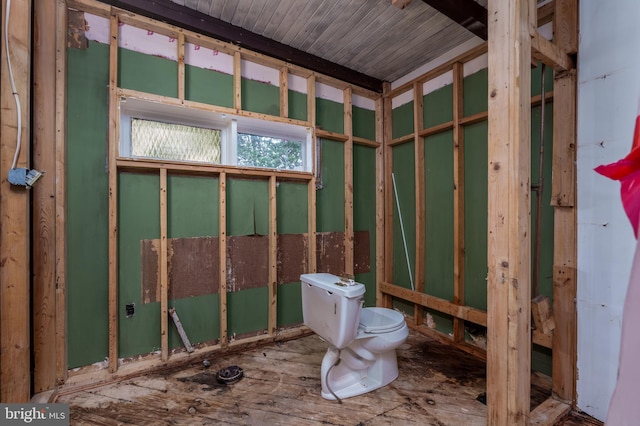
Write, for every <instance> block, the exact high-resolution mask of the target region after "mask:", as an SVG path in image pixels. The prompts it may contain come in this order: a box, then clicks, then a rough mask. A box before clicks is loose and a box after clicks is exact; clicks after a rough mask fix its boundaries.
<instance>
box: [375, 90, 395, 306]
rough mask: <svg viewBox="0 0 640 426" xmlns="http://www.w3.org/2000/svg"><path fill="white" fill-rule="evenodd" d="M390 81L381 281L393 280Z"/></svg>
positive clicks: (385, 101)
mask: <svg viewBox="0 0 640 426" xmlns="http://www.w3.org/2000/svg"><path fill="white" fill-rule="evenodd" d="M390 91H391V84H390V83H383V87H382V96H383V101H382V103H383V108H382V109H383V113H384V147H383V149H384V160H383V161H384V178H383V180H384V223H385V226H384V277H382V281H384V282H392V281H393V187H392V184H391V173H392V172H393V152H392V148H391V147H390V146H389V145H388V143H389V142H390V141H391V140H392V139H393V103H392V98H391V96H390V95H389V92H390ZM378 304H379V306H382V307H385V308H390V307H391V296H389V295H384V296H382V300H381V301H378Z"/></svg>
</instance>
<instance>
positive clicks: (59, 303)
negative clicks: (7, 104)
mask: <svg viewBox="0 0 640 426" xmlns="http://www.w3.org/2000/svg"><path fill="white" fill-rule="evenodd" d="M55 37H56V107H55V108H56V124H55V125H56V134H55V146H56V151H55V162H56V164H55V175H56V187H55V194H56V195H55V197H56V210H55V215H56V223H55V227H56V247H55V263H56V277H55V282H56V300H55V303H56V348H55V352H56V380H57V383H58V384H59V385H60V384H62V383H64V382H65V381H66V380H67V375H68V369H67V367H68V362H67V276H66V271H67V214H66V206H67V202H66V190H65V188H66V172H65V171H66V167H65V159H66V157H67V151H66V146H67V138H66V135H67V132H66V116H67V108H66V107H67V55H66V52H67V2H66V0H57V2H56V36H55Z"/></svg>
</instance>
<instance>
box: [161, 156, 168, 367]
mask: <svg viewBox="0 0 640 426" xmlns="http://www.w3.org/2000/svg"><path fill="white" fill-rule="evenodd" d="M167 244H168V241H167V169H166V168H164V167H162V168H161V169H160V259H159V261H160V358H161V359H162V361H166V360H168V359H169V300H168V299H169V294H168V293H169V273H168V264H167V262H168V257H167V250H168V247H167Z"/></svg>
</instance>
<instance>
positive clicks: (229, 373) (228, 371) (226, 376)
mask: <svg viewBox="0 0 640 426" xmlns="http://www.w3.org/2000/svg"><path fill="white" fill-rule="evenodd" d="M242 375H243V372H242V368H240V367H238V366H237V365H232V366H229V367H225V368H223V369H221V370H220V371H218V373H217V374H216V380H217V381H218V383H222V384H225V385H229V384H231V383H235V382H237V381H238V380H240V379H242Z"/></svg>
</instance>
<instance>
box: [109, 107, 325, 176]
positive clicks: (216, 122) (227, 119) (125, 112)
mask: <svg viewBox="0 0 640 426" xmlns="http://www.w3.org/2000/svg"><path fill="white" fill-rule="evenodd" d="M118 108H119V112H120V113H119V114H118V116H119V120H120V122H119V126H120V135H119V141H118V156H119V157H121V158H128V159H134V160H145V159H149V160H160V161H167V162H176V163H181V164H194V165H203V164H207V165H212V166H230V167H241V168H253V169H261V170H276V171H282V172H291V171H296V172H305V173H313V169H314V164H313V152H314V151H315V147H314V143H313V131H312V129H311V127H307V126H302V125H299V124H293V123H285V122H281V121H271V120H267V119H262V118H256V117H247V116H243V115H235V114H228V113H224V112H216V111H213V110H205V109H200V108H191V107H188V106H182V105H169V104H165V103H161V102H153V101H149V100H144V99H139V98H133V97H122V98H120V100H119V103H118ZM134 118H137V119H144V120H150V121H159V122H164V123H170V124H178V125H184V126H193V127H200V128H206V129H214V130H219V131H220V163H208V162H196V161H182V160H172V159H162V158H153V157H140V156H133V155H131V120H132V119H134ZM238 133H246V134H252V135H258V136H265V137H271V138H278V139H286V140H292V141H301V142H302V153H301V156H302V167H301V168H300V169H279V168H270V167H261V166H238V151H237V148H238Z"/></svg>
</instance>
